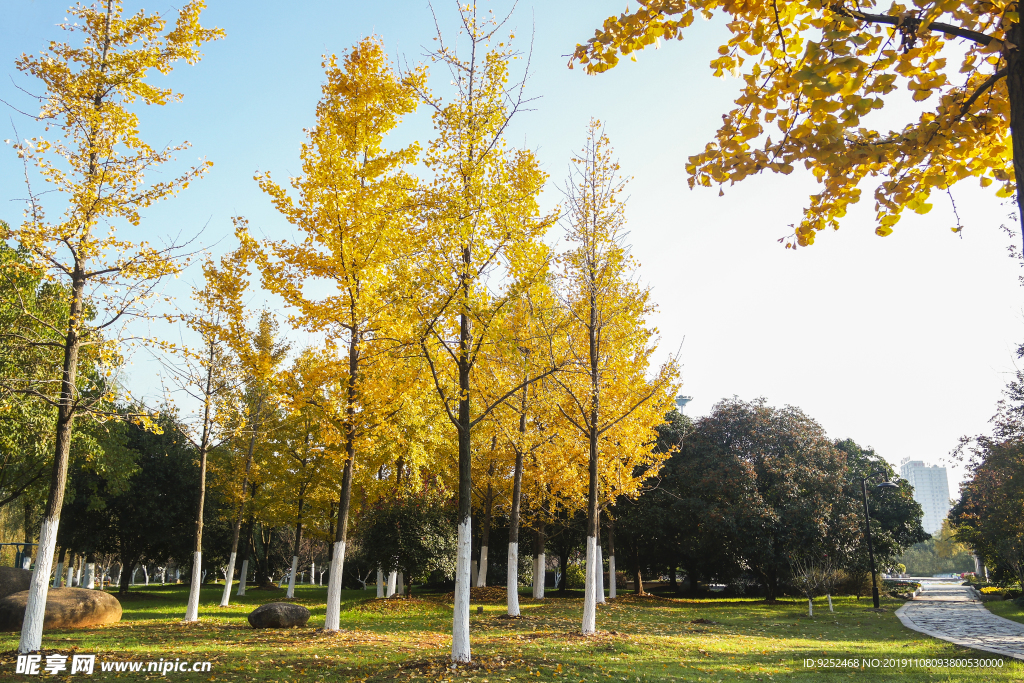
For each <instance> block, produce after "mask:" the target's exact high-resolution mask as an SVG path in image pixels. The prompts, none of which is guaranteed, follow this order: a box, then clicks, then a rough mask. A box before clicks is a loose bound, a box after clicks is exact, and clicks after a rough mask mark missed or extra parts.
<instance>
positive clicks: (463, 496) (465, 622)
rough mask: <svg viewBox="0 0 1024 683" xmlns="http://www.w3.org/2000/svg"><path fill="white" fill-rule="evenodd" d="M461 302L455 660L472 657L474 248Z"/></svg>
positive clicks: (466, 258) (467, 256) (468, 254)
mask: <svg viewBox="0 0 1024 683" xmlns="http://www.w3.org/2000/svg"><path fill="white" fill-rule="evenodd" d="M462 261H463V270H462V282H461V283H460V286H461V288H462V292H461V295H462V303H461V306H460V311H459V357H458V367H459V413H458V437H459V515H458V522H459V540H458V551H457V553H458V554H457V560H456V569H455V606H454V609H453V611H452V655H451V656H452V661H455V662H459V663H465V662H469V661H470V659H471V653H470V645H469V582H470V576H469V563H470V551H471V543H472V540H471V539H472V536H473V528H472V527H473V523H472V517H473V499H472V496H473V453H472V450H471V446H472V442H471V440H470V437H471V430H472V416H471V413H470V386H469V380H470V372H471V369H472V367H471V365H470V352H471V349H472V347H473V334H472V323H471V320H470V314H469V310H468V309H469V298H470V294H471V292H470V281H471V278H472V275H471V273H470V268H471V267H472V261H473V259H472V251H471V250H470V247H469V246H468V245H467V246H465V247H463V249H462Z"/></svg>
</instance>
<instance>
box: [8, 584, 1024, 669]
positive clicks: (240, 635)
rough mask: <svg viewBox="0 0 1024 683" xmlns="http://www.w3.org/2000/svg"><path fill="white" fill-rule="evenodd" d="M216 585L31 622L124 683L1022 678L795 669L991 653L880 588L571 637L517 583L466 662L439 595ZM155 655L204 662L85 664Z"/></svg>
mask: <svg viewBox="0 0 1024 683" xmlns="http://www.w3.org/2000/svg"><path fill="white" fill-rule="evenodd" d="M490 590H492V591H493V590H494V589H490ZM221 591H222V588H218V587H214V586H211V587H209V588H204V589H203V591H202V602H201V606H200V616H201V621H200V622H199V623H198V624H195V625H192V626H183V625H182V624H181V623H180V621H181V618H182V616H183V615H184V612H185V600H186V596H187V592H186V588H185V587H183V586H175V587H166V588H161V587H159V586H151V587H148V588H143V587H137V592H136V593H134V594H133V595H132V596H131V597H129V598H127V599H126V600H124V601H123V603H122V604H123V607H124V615H123V618H122V620H121V622H120V623H118V624H116V625H112V626H108V627H105V628H97V629H87V630H80V631H71V630H67V631H51V632H48V633H46V634H44V636H43V647H44V648H45V650H46V651H59V652H60V653H61V654H71V653H72V652H78V653H88V654H96V655H98V657H97V670H96V673H95V674H94V676H93V678H105V677H107V678H114V677H117V678H119V679H121V680H125V681H133V680H173V679H179V680H195V681H200V680H201V681H339V680H341V681H349V680H353V681H362V680H366V681H384V680H394V679H398V680H403V681H408V680H460V681H461V680H475V681H479V682H481V683H500V682H503V681H572V682H579V681H592V682H596V681H610V682H615V681H626V682H627V683H636V682H638V681H639V682H646V681H707V682H712V681H713V682H717V681H780V680H791V679H797V680H803V681H807V682H808V683H811V682H812V681H846V680H852V679H859V680H872V681H889V680H893V681H896V680H898V681H972V682H976V681H1024V665H1022V664H1021V663H1020V662H1015V661H1013V660H1006V661H1005V663H1004V665H1003V667H1002V668H999V669H986V670H984V671H979V670H977V669H975V670H965V669H946V668H931V669H928V668H912V667H901V668H896V669H891V670H881V669H854V668H841V669H830V670H826V669H820V668H807V667H805V666H804V663H803V660H804V659H807V658H811V659H817V658H823V657H828V658H846V659H852V658H856V659H864V658H878V659H879V660H884V659H886V658H890V659H891V658H900V659H936V658H966V657H984V658H990V657H992V655H987V654H984V653H977V652H974V651H971V650H967V649H965V648H961V647H957V646H955V645H951V644H949V643H945V642H943V641H939V640H934V639H932V638H929V637H928V636H925V635H922V634H919V633H915V632H913V631H910V630H907V629H905V628H904V627H903V626H902V625H901V624H900V622H899V620H898V619H897V618H896V617H895V616H894V615H893V611H894V610H895V609H897V608H898V607H899V606H900V604H902V603H901V601H897V600H892V599H884V600H883V607H884V608H886V610H887V611H885V612H881V613H876V612H873V611H871V610H869V609H868V607H870V601H869V600H867V599H862V600H860V601H858V600H856V599H854V598H839V599H837V600H836V601H835V605H836V611H835V613H834V614H831V613H829V611H828V607H827V605H826V604H825V603H824V600H819V601H817V604H816V607H815V616H814V617H813V618H809V617H808V616H807V604H806V602H801V601H797V600H793V601H786V602H783V603H780V604H776V605H765V604H764V603H762V602H758V601H755V600H727V599H721V600H674V599H666V598H658V597H645V598H639V597H635V596H632V595H627V596H624V597H620V598H619V599H618V600H617V601H615V602H614V604H608V605H605V606H600V607H599V610H598V628H599V629H600V633H598V634H597V635H596V636H591V637H589V638H584V637H581V636H579V635H577V634H578V630H579V620H580V615H581V612H582V599H580V598H579V597H549V598H547V599H545V600H543V601H535V600H533V599H531V598H529V597H527V596H528V595H529V593H525V594H524V595H523V597H522V612H523V618H522V619H512V620H510V619H501V618H499V617H500V616H501V615H502V614H504V612H505V607H504V604H502V603H499V602H477V603H475V604H474V605H473V613H472V616H471V633H472V643H473V655H474V665H473V666H472V667H470V668H468V669H467V668H465V667H460V668H458V669H452V668H450V667H449V665H448V662H447V661H446V658H447V655H448V652H449V649H450V647H451V638H450V635H449V633H450V629H451V615H452V608H451V604H450V603H448V602H446V601H445V599H444V597H443V596H441V595H424V596H422V597H418V598H416V599H414V600H411V601H404V600H375V599H371V598H370V597H369V596H371V595H372V592H369V591H367V592H360V591H346V592H345V593H344V594H343V595H342V599H343V601H344V603H343V606H342V613H341V628H342V630H341V631H340V632H338V633H324V632H322V631H321V630H319V628H320V627H322V625H323V619H324V601H325V599H326V588H322V587H317V586H300V587H298V588H297V589H296V599H295V600H294V602H296V603H299V604H302V605H305V606H306V607H307V608H309V610H310V611H311V612H312V615H313V616H312V618H311V620H310V623H309V625H308V626H307V627H306V628H302V629H291V630H253V629H251V628H250V627H249V624H248V622H247V621H246V615H247V614H248V613H249V612H250V611H252V610H253V609H254V608H255V607H256V606H258V605H260V604H262V603H264V602H270V601H273V600H281V599H283V595H284V594H283V592H267V591H251V592H250V594H249V595H248V596H247V597H245V598H242V599H241V600H239V599H237V598H236V599H234V600H233V604H232V606H231V607H230V608H226V609H221V608H220V607H218V606H217V605H218V602H219V598H220V594H221ZM478 604H482V605H483V607H484V612H483V614H477V611H476V607H477V605H478ZM1005 604H1007V605H1010V604H1011V603H1005ZM990 606H991V605H990ZM998 607H1000V608H1001V607H1002V604H999V605H998ZM1005 616H1009V615H1005ZM17 644H18V634H13V633H11V634H3V635H2V636H0V651H4V654H2V655H0V680H23V681H28V680H38V679H39V678H40V677H38V676H23V675H22V676H17V675H15V674H14V670H15V653H14V649H15V648H16V647H17ZM161 658H163V659H164V660H173V659H175V658H180V659H182V660H186V659H187V660H189V661H210V662H212V667H211V671H210V672H208V673H202V674H200V673H174V672H171V673H168V674H167V675H166V676H161V675H158V674H156V673H152V672H150V673H148V674H147V673H145V672H142V673H135V674H133V673H128V672H125V673H120V674H114V673H107V674H104V673H101V672H100V671H99V662H100V661H102V660H107V661H111V660H117V661H131V660H134V661H158V660H160V659H161ZM71 678H72V679H74V678H75V677H74V676H72V677H71ZM81 678H82V679H83V680H84V679H87V678H88V677H86V676H82V677H81Z"/></svg>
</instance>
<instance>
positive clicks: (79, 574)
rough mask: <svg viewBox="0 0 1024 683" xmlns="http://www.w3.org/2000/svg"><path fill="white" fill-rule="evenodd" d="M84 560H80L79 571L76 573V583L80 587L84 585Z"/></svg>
mask: <svg viewBox="0 0 1024 683" xmlns="http://www.w3.org/2000/svg"><path fill="white" fill-rule="evenodd" d="M82 564H83V562H82V560H81V559H79V560H78V571H77V572H76V573H75V585H76V586H78V587H79V588H81V587H82Z"/></svg>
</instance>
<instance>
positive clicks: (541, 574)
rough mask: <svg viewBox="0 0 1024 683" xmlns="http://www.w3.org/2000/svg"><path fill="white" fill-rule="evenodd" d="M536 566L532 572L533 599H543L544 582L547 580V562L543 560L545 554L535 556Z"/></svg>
mask: <svg viewBox="0 0 1024 683" xmlns="http://www.w3.org/2000/svg"><path fill="white" fill-rule="evenodd" d="M536 562H537V565H536V568H535V569H534V570H533V597H535V598H538V599H539V598H543V597H544V581H545V580H546V579H547V573H548V572H547V568H548V561H547V559H546V558H545V553H540V554H539V555H537V560H536Z"/></svg>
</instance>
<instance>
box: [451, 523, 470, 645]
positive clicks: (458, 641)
mask: <svg viewBox="0 0 1024 683" xmlns="http://www.w3.org/2000/svg"><path fill="white" fill-rule="evenodd" d="M471 523H472V521H471V518H470V517H467V518H466V519H464V520H463V521H462V522H460V523H459V546H458V551H457V552H458V555H457V560H456V564H455V607H454V609H453V610H452V661H453V662H459V663H468V662H469V661H470V659H471V654H470V647H469V585H470V584H469V581H470V576H469V573H470V572H469V570H470V562H471V560H470V555H471V553H472V550H473V535H472V534H473V532H472V527H471Z"/></svg>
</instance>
